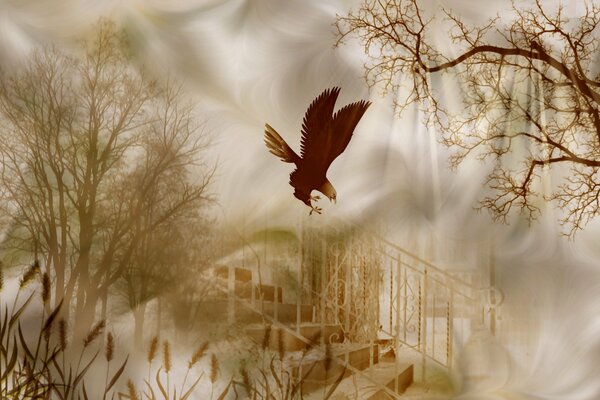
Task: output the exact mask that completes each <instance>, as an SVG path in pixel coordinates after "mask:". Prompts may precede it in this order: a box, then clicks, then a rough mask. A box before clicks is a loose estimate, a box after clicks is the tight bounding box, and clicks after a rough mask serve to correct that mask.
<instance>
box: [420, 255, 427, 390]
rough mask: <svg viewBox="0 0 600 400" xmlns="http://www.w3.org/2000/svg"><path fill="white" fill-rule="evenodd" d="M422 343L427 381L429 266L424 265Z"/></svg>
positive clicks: (424, 371)
mask: <svg viewBox="0 0 600 400" xmlns="http://www.w3.org/2000/svg"><path fill="white" fill-rule="evenodd" d="M421 343H422V344H423V347H422V352H423V353H422V358H423V365H422V367H423V372H422V374H423V382H425V373H426V364H427V266H426V265H425V266H424V273H423V338H422V341H421Z"/></svg>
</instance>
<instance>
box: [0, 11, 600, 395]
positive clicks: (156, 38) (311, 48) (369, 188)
mask: <svg viewBox="0 0 600 400" xmlns="http://www.w3.org/2000/svg"><path fill="white" fill-rule="evenodd" d="M423 3H428V4H429V5H430V6H431V7H432V9H439V6H440V5H444V6H446V7H448V8H451V9H453V10H454V11H455V12H456V13H458V14H460V15H461V16H463V17H464V18H465V20H467V21H471V22H479V21H485V20H486V19H487V18H488V17H490V16H493V15H494V14H496V13H500V14H501V15H504V13H505V12H506V10H505V8H506V7H507V6H509V3H510V2H508V1H504V0H494V1H482V0H446V1H444V2H434V1H424V2H423ZM546 3H547V4H549V5H550V4H552V3H555V2H554V1H544V4H546ZM563 3H564V4H565V5H567V7H566V10H567V12H568V13H573V14H574V15H576V14H577V12H578V8H577V7H581V2H580V1H578V0H572V1H570V2H569V1H564V2H563ZM356 4H357V2H355V1H342V0H339V1H335V0H247V1H244V0H231V1H218V0H212V1H210V0H180V1H173V0H164V1H158V0H154V1H150V0H147V1H141V0H139V1H124V0H79V1H76V0H62V1H58V0H56V1H39V0H27V1H26V0H20V1H16V0H15V1H8V0H0V65H2V67H3V68H19V65H20V63H21V62H22V61H23V60H24V58H25V57H26V55H27V53H28V52H29V51H30V50H31V49H32V48H34V47H35V46H38V45H40V44H54V45H57V46H60V47H65V48H67V49H68V48H75V42H74V40H75V39H76V38H77V37H78V36H81V35H83V34H85V33H86V32H87V31H88V30H89V28H90V26H92V25H93V23H94V22H95V21H96V20H97V19H98V18H99V17H101V16H108V17H112V18H115V19H117V20H118V21H119V22H120V23H121V24H123V26H124V27H125V28H126V29H127V32H128V33H129V35H130V36H131V38H132V39H133V41H134V43H135V44H136V51H137V52H136V56H137V59H138V61H139V62H141V63H144V64H145V65H147V66H150V67H151V68H153V70H154V71H155V72H156V73H157V74H166V72H167V71H170V73H172V74H174V75H176V76H178V77H179V78H180V79H182V80H184V81H185V82H186V88H188V89H189V92H190V95H191V96H193V98H194V100H195V101H196V102H197V104H198V110H199V111H200V112H201V113H202V114H203V115H204V116H205V118H206V130H207V132H209V133H210V134H211V135H212V137H213V140H214V146H213V147H212V148H211V157H212V158H213V159H214V160H217V161H218V162H219V165H220V167H219V172H218V176H217V181H216V182H215V185H214V186H213V191H214V192H215V194H216V195H217V197H218V199H219V204H220V205H219V207H218V209H219V211H218V213H220V212H221V211H223V212H224V213H225V215H227V219H228V221H229V222H237V221H242V222H247V223H255V224H262V223H264V224H269V225H285V224H289V223H290V221H292V223H293V222H295V221H297V220H299V218H300V217H301V216H305V215H306V214H308V208H307V207H305V206H304V205H302V204H301V203H300V202H299V201H298V200H296V199H295V198H294V197H293V195H292V193H293V189H292V188H291V187H290V186H289V185H288V179H289V173H290V172H291V168H292V167H291V165H289V164H284V163H282V162H280V161H279V160H278V159H276V158H275V157H273V156H272V155H270V154H269V153H268V152H267V150H266V148H265V146H264V143H263V127H264V124H265V122H269V123H270V124H271V125H272V126H273V127H274V128H275V129H277V130H278V131H279V132H280V133H281V134H282V136H283V137H284V138H285V139H286V140H287V141H288V142H289V143H290V145H291V146H292V148H294V149H296V150H298V149H299V135H300V126H301V121H302V117H303V115H304V111H305V110H306V107H307V106H308V105H309V103H310V102H311V101H312V100H313V99H314V97H316V96H317V95H318V94H319V93H320V92H321V91H323V90H324V89H326V88H329V87H332V86H341V88H342V91H341V94H340V97H339V99H338V107H340V106H343V105H345V104H347V103H349V102H353V101H357V100H359V99H369V100H371V101H372V102H373V105H372V106H371V108H370V109H369V110H368V111H367V113H366V114H365V116H364V117H363V119H362V121H361V122H360V124H359V125H358V128H357V129H356V131H355V135H354V138H353V139H352V141H351V143H350V145H349V147H348V149H347V150H346V152H345V153H344V154H343V155H342V156H340V157H339V158H338V159H337V160H336V161H335V162H334V164H333V165H332V167H331V169H330V171H329V174H328V176H329V179H330V181H331V182H332V183H333V185H334V186H335V187H336V189H337V193H338V204H337V205H335V206H334V205H331V204H329V203H325V202H323V200H322V204H321V206H322V207H323V209H324V215H323V216H317V217H322V218H330V217H342V216H343V217H348V218H352V219H354V220H356V221H360V220H362V219H370V218H371V217H374V216H376V215H379V216H385V217H387V218H390V219H391V220H392V221H393V222H394V223H396V224H398V226H402V224H405V223H407V225H411V224H426V225H430V226H434V227H436V229H437V228H439V229H441V230H442V231H444V232H446V233H447V234H450V235H459V234H464V235H466V236H467V237H469V236H470V237H476V236H478V235H480V234H481V233H482V232H486V233H487V234H488V235H491V236H494V235H498V240H497V241H496V249H497V252H498V264H499V267H501V268H504V269H503V271H505V272H504V273H503V275H502V274H501V275H502V276H501V279H503V280H504V283H505V284H506V285H507V287H508V288H509V291H508V292H509V293H507V298H509V296H512V298H510V300H507V301H511V302H512V304H513V305H515V304H516V305H517V306H518V304H519V301H520V300H523V299H525V298H527V299H528V301H532V302H533V304H535V307H537V308H536V310H538V311H539V314H538V316H537V317H536V318H537V319H539V320H540V321H541V322H540V323H541V324H542V327H543V332H542V333H541V337H542V339H540V347H542V346H544V347H543V351H540V352H539V354H536V355H535V357H534V355H532V359H533V365H534V367H535V368H539V371H538V372H535V373H533V372H532V375H528V374H526V375H525V376H527V377H528V380H527V381H526V382H521V383H520V384H521V385H522V390H523V391H526V392H530V393H541V392H540V391H546V392H549V393H559V394H560V393H570V394H573V393H575V392H574V390H584V389H585V388H586V387H587V388H589V387H590V385H592V384H593V382H594V379H595V380H597V376H598V374H597V373H598V372H599V371H598V368H599V365H600V362H598V361H600V360H599V359H598V355H600V339H599V338H600V323H598V321H600V319H599V318H598V315H599V313H600V300H599V299H600V279H599V277H598V269H599V268H600V266H599V263H598V259H600V251H599V250H598V249H599V248H600V247H599V246H598V244H599V243H598V240H597V239H596V237H598V235H597V231H598V229H596V228H597V227H598V226H599V224H598V222H594V223H592V224H590V225H589V226H588V229H587V231H586V232H583V233H581V234H580V235H579V236H578V237H577V238H576V240H575V242H568V241H566V240H565V239H561V238H559V234H558V232H559V229H560V228H559V227H557V224H556V222H555V218H554V217H555V216H554V215H553V213H552V210H551V209H549V210H547V215H548V218H547V219H546V220H542V221H540V222H538V223H536V224H534V226H533V227H532V228H528V227H523V226H521V225H518V224H515V223H513V224H511V226H509V227H500V228H498V227H497V226H495V225H492V224H491V222H490V220H489V218H488V216H487V215H486V214H485V213H483V214H481V215H478V214H476V213H475V212H474V211H473V206H474V205H475V204H476V200H477V199H479V198H481V194H482V190H483V189H482V182H483V178H484V176H485V166H482V165H481V164H478V163H477V162H467V163H465V165H463V166H462V168H461V169H460V170H459V171H458V172H451V171H448V169H447V163H446V156H447V154H448V152H447V150H445V149H443V148H442V147H440V146H439V145H437V144H436V138H435V132H432V131H428V130H427V129H426V128H424V127H423V126H422V124H421V123H420V120H421V115H419V113H418V112H416V111H414V110H408V112H406V113H405V114H404V115H403V116H402V118H401V119H399V118H396V117H395V116H394V110H393V108H392V106H391V99H390V98H389V97H387V98H384V97H381V96H380V94H379V92H378V91H377V90H376V89H373V90H371V91H369V89H368V87H367V85H366V84H365V82H364V79H363V78H362V74H363V67H362V65H363V62H364V56H363V54H362V51H361V50H362V49H361V48H360V47H359V46H357V44H356V43H352V42H348V43H347V44H346V45H344V46H342V47H339V48H334V46H333V45H334V43H335V36H334V27H333V23H334V22H335V16H336V13H338V14H344V13H346V12H347V10H348V8H349V7H352V6H353V5H356ZM438 33H439V37H438V38H437V40H438V42H439V43H440V44H441V45H447V44H448V40H447V38H446V37H445V32H443V31H440V32H438ZM447 95H448V93H447ZM449 95H456V93H454V94H452V93H449ZM592 315H595V318H591V316H592ZM532 318H533V317H532ZM549 349H551V351H548V350H549ZM566 366H568V367H570V369H569V372H568V373H566V374H565V373H564V370H565V368H567V367H566ZM559 367H560V368H559ZM559 373H560V374H562V378H563V379H562V380H552V377H554V376H555V375H556V374H559ZM594 374H595V375H594ZM593 376H595V378H593ZM521 378H522V377H521ZM549 382H550V383H551V384H548V383H549ZM586 385H587V386H586ZM575 388H577V389H575ZM569 390H571V391H569ZM582 393H583V392H582ZM564 398H578V397H577V396H576V397H568V396H567V397H564Z"/></svg>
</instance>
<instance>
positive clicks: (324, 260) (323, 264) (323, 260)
mask: <svg viewBox="0 0 600 400" xmlns="http://www.w3.org/2000/svg"><path fill="white" fill-rule="evenodd" d="M326 279H327V244H326V243H325V241H324V240H322V241H321V290H320V292H321V293H320V294H321V296H320V299H321V301H320V303H319V304H320V305H321V310H320V313H319V314H320V318H321V345H325V296H326V293H325V291H326V290H325V289H326V285H325V281H326Z"/></svg>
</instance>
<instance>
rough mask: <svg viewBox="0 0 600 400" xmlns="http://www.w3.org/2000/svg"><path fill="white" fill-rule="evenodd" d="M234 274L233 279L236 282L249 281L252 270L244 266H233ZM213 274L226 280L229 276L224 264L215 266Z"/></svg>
mask: <svg viewBox="0 0 600 400" xmlns="http://www.w3.org/2000/svg"><path fill="white" fill-rule="evenodd" d="M233 270H234V274H235V280H236V281H238V282H250V281H251V280H252V271H250V270H249V269H246V268H239V267H235V268H233ZM214 274H215V276H216V277H217V278H222V279H225V280H227V279H228V277H229V267H228V266H226V265H224V266H220V267H217V268H215V270H214Z"/></svg>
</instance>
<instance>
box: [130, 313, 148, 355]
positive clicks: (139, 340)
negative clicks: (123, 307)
mask: <svg viewBox="0 0 600 400" xmlns="http://www.w3.org/2000/svg"><path fill="white" fill-rule="evenodd" d="M133 319H134V324H135V325H134V329H133V345H134V348H135V349H136V350H140V349H142V347H143V346H144V323H145V320H146V303H141V304H138V305H137V306H136V307H135V308H134V309H133Z"/></svg>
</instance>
